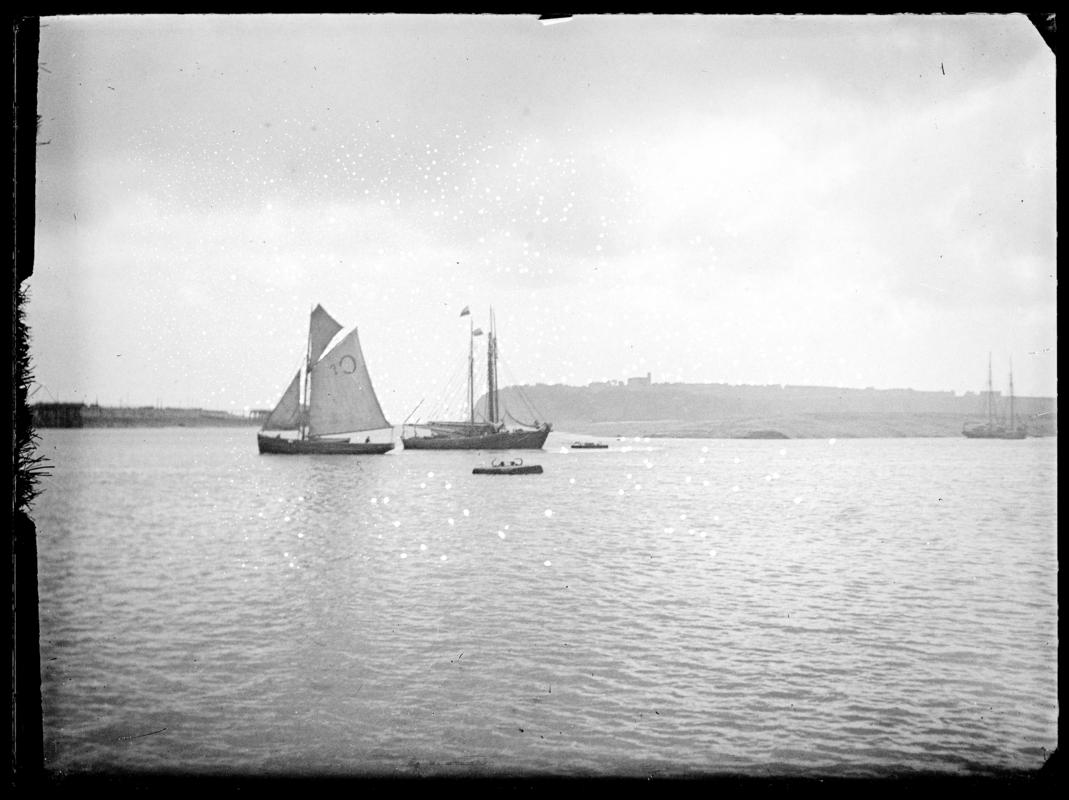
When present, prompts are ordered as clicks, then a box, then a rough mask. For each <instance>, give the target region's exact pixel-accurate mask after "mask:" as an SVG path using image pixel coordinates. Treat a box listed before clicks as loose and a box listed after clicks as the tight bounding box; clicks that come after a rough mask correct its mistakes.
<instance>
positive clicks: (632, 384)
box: [627, 372, 653, 389]
mask: <svg viewBox="0 0 1069 800" xmlns="http://www.w3.org/2000/svg"><path fill="white" fill-rule="evenodd" d="M652 383H653V375H652V373H649V372H647V373H646V377H645V378H641V377H639V378H628V379H627V388H628V389H637V388H640V387H643V386H650V385H651V384H652Z"/></svg>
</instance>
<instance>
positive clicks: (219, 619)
mask: <svg viewBox="0 0 1069 800" xmlns="http://www.w3.org/2000/svg"><path fill="white" fill-rule="evenodd" d="M41 437H42V439H41V443H40V452H41V453H42V454H43V455H45V456H46V457H47V458H48V459H49V460H50V461H51V462H52V463H53V467H52V475H51V476H50V477H49V478H47V479H46V480H45V481H43V484H42V487H43V492H42V494H41V495H40V497H39V498H38V499H37V500H36V501H35V503H34V506H33V508H32V517H33V518H34V520H35V522H36V525H37V537H38V551H39V559H38V560H39V590H40V624H41V648H40V653H41V663H42V692H43V722H44V731H45V756H46V767H47V768H48V770H50V771H51V772H53V773H55V774H60V775H62V774H77V773H83V772H106V773H116V772H118V773H123V772H153V771H168V772H181V773H189V774H194V775H196V774H213V773H226V774H229V775H235V774H237V775H240V774H249V775H265V774H266V775H271V774H285V775H445V776H452V775H567V776H587V775H595V776H597V775H613V776H620V775H622V776H647V775H654V776H656V775H668V776H687V775H718V774H719V775H724V774H730V775H761V776H763V775H799V774H800V775H832V776H836V775H862V776H873V775H875V776H879V775H887V774H893V775H902V774H910V773H917V772H938V773H947V774H963V773H964V774H982V773H985V772H991V771H999V770H1017V769H1023V770H1030V769H1037V768H1039V767H1040V766H1041V765H1042V764H1043V763H1044V760H1045V759H1046V757H1047V756H1048V755H1049V753H1050V752H1051V751H1052V750H1053V749H1054V748H1056V747H1057V745H1058V736H1057V730H1058V727H1057V720H1058V712H1059V709H1058V703H1057V688H1058V687H1057V651H1058V639H1057V620H1058V607H1057V557H1058V553H1057V535H1056V523H1057V505H1056V488H1057V470H1056V446H1057V445H1056V440H1055V439H1028V440H1024V441H982V440H966V439H964V438H962V439H957V438H954V439H852V440H834V439H833V440H786V441H784V440H769V441H742V440H682V439H677V440H662V439H641V440H636V439H627V440H608V442H609V444H610V447H609V448H608V449H606V450H571V449H570V448H569V447H568V444H569V443H570V442H571V440H572V439H573V438H574V437H571V436H569V435H567V434H559V433H554V434H552V435H551V436H550V438H549V440H548V442H547V444H546V448H545V450H544V451H540V452H515V453H511V454H508V455H509V456H510V457H519V458H523V459H524V460H525V463H538V464H541V465H542V466H543V468H544V473H543V474H541V475H528V476H486V475H473V474H472V468H473V467H475V466H480V465H485V464H488V463H489V462H490V460H491V458H492V457H494V456H495V455H501V454H492V453H480V452H428V451H421V452H415V451H411V452H404V451H403V450H400V449H398V450H396V451H394V452H391V453H389V454H387V455H384V456H365V457H351V456H261V455H258V453H257V450H256V442H255V432H254V431H253V430H251V429H232V428H231V429H226V428H221V429H185V428H175V429H83V430H44V431H42V432H41Z"/></svg>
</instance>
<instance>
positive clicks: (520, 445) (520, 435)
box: [401, 425, 550, 450]
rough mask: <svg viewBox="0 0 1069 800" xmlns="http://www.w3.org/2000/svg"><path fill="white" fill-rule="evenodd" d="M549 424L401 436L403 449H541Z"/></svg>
mask: <svg viewBox="0 0 1069 800" xmlns="http://www.w3.org/2000/svg"><path fill="white" fill-rule="evenodd" d="M549 430H550V427H549V425H545V426H543V427H541V428H539V429H538V430H536V431H502V432H501V433H489V434H486V435H485V436H413V437H410V438H407V439H406V438H402V439H401V441H402V442H404V445H405V450H541V449H542V445H544V444H545V443H546V438H547V437H548V436H549Z"/></svg>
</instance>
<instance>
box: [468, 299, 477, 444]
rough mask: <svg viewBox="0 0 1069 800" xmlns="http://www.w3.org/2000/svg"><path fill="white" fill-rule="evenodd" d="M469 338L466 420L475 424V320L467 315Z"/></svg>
mask: <svg viewBox="0 0 1069 800" xmlns="http://www.w3.org/2000/svg"><path fill="white" fill-rule="evenodd" d="M468 326H469V328H468V329H469V331H470V332H471V338H470V339H469V340H468V422H469V423H471V424H472V425H474V424H475V322H474V321H472V318H471V317H470V316H469V317H468Z"/></svg>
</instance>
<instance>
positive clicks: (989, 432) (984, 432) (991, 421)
mask: <svg viewBox="0 0 1069 800" xmlns="http://www.w3.org/2000/svg"><path fill="white" fill-rule="evenodd" d="M961 433H962V435H963V436H965V437H967V438H969V439H1024V438H1026V437H1027V436H1028V431H1027V428H1026V427H1025V426H1024V425H1020V424H1018V423H1017V414H1016V412H1015V410H1014V407H1013V365H1012V364H1010V419H1009V424H1005V423H1003V421H1002V420H1001V419H1000V418H999V416H998V414H997V413H996V411H995V389H994V385H993V383H992V381H991V354H990V353H988V356H987V420H986V421H985V422H974V423H971V424H970V423H968V422H966V423H965V424H964V425H963V426H962V428H961Z"/></svg>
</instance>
